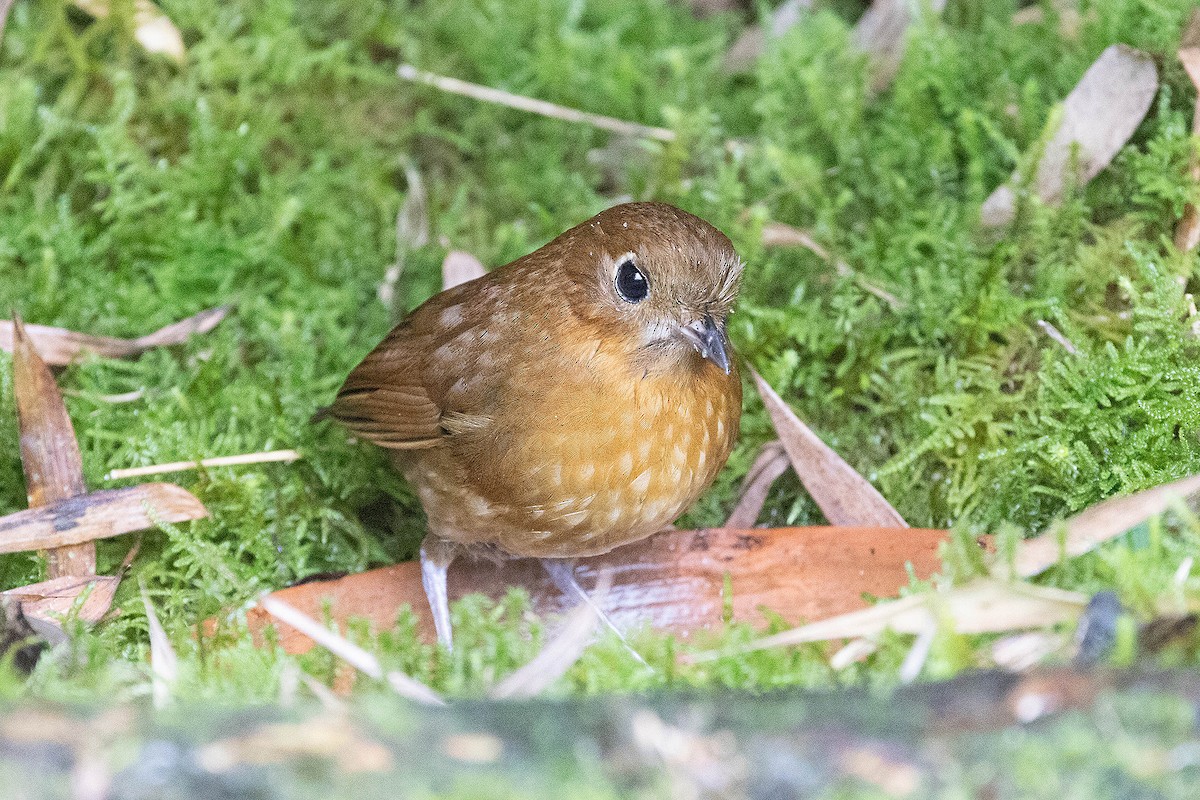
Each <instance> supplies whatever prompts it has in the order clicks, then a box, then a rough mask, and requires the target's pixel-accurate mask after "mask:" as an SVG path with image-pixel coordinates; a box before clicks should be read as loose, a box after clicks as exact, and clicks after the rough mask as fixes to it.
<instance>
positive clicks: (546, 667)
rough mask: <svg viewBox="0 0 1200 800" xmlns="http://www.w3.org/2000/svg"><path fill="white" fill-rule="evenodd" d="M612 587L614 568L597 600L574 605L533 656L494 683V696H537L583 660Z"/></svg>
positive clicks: (602, 578)
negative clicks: (555, 630)
mask: <svg viewBox="0 0 1200 800" xmlns="http://www.w3.org/2000/svg"><path fill="white" fill-rule="evenodd" d="M611 587H612V572H611V571H605V572H603V573H602V574H601V575H600V581H599V582H598V583H597V585H596V590H595V592H594V594H593V597H592V599H593V601H594V603H580V604H579V605H577V606H575V608H573V609H571V613H570V614H568V615H567V619H566V621H565V622H564V623H563V625H562V628H561V629H560V630H559V631H558V632H557V633H556V634H555V635H554V637H553V638H552V639H551V640H550V641H549V642H547V643H546V646H545V647H543V648H542V650H541V652H540V653H538V654H537V655H536V656H534V657H533V659H532V660H531V661H530V662H529V663H528V664H525V665H524V666H522V667H521V668H520V669H518V670H516V671H515V672H513V673H512V674H510V675H509V676H508V677H506V678H505V679H504V680H502V681H500V682H499V683H497V684H496V685H495V686H493V687H492V689H491V691H489V692H488V695H489V696H490V697H491V698H492V699H494V700H521V699H527V698H530V697H537V696H538V695H539V694H541V693H542V692H543V691H545V690H546V687H548V686H550V684H552V683H554V682H555V681H556V680H558V679H559V678H561V677H562V676H563V675H565V674H566V673H567V670H569V669H570V668H571V665H572V664H574V663H575V662H576V661H578V660H579V657H580V656H581V655H583V651H584V650H585V649H587V646H588V642H590V641H591V640H592V635H593V634H594V633H595V632H596V625H597V624H599V622H600V615H599V614H598V613H597V609H598V608H599V607H600V606H601V604H602V603H604V598H605V597H606V596H607V595H608V591H609V589H610V588H611Z"/></svg>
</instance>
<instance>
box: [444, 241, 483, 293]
mask: <svg viewBox="0 0 1200 800" xmlns="http://www.w3.org/2000/svg"><path fill="white" fill-rule="evenodd" d="M486 274H487V270H486V269H485V268H484V266H483V264H482V263H480V261H479V259H478V258H476V257H475V256H473V255H471V254H470V253H465V252H463V251H462V250H451V251H450V252H449V253H446V259H445V260H444V261H443V262H442V291H445V290H446V289H452V288H454V287H455V286H458V285H459V284H460V283H466V282H467V281H473V280H475V279H476V278H482V277H483V276H484V275H486Z"/></svg>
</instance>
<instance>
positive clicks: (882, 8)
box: [850, 0, 946, 94]
mask: <svg viewBox="0 0 1200 800" xmlns="http://www.w3.org/2000/svg"><path fill="white" fill-rule="evenodd" d="M929 6H930V9H931V10H932V11H933V12H934V13H935V14H940V13H941V12H942V9H944V8H945V7H946V0H931V1H930V3H929ZM915 7H917V4H916V3H913V2H911V0H875V1H874V2H873V3H871V7H870V8H868V9H867V10H866V12H865V13H864V14H863V15H862V17H860V18H859V20H858V24H857V25H855V26H854V32H853V33H852V35H851V38H850V41H851V43H853V44H854V46H855V47H857V48H858V49H859V50H861V51H862V52H864V53H866V55H867V58H868V59H869V60H870V64H871V79H870V80H871V83H870V86H869V88H870V90H871V92H872V93H873V94H878V93H879V92H882V91H883V90H884V89H886V88H887V87H888V86H889V85H890V84H891V82H892V80H893V79H894V78H895V77H896V73H898V72H899V71H900V62H901V61H902V60H903V59H904V47H905V44H906V40H907V35H908V26H909V25H911V24H912V15H913V10H914V8H915Z"/></svg>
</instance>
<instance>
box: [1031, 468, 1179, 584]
mask: <svg viewBox="0 0 1200 800" xmlns="http://www.w3.org/2000/svg"><path fill="white" fill-rule="evenodd" d="M1197 491H1200V474H1196V475H1190V476H1188V477H1186V478H1182V479H1180V480H1177V481H1174V482H1172V483H1166V484H1163V485H1162V486H1155V487H1154V488H1152V489H1146V490H1144V491H1141V492H1137V493H1135V494H1131V495H1126V496H1124V497H1114V498H1112V499H1110V500H1105V501H1104V502H1101V503H1097V504H1096V505H1094V506H1092V507H1091V508H1089V509H1086V510H1085V511H1082V512H1081V513H1079V514H1076V515H1075V516H1073V517H1071V518H1070V519H1068V520H1066V521H1065V522H1061V523H1058V524H1055V525H1052V526H1050V528H1048V529H1047V530H1046V531H1044V532H1042V533H1040V534H1038V535H1037V536H1035V537H1034V538H1032V539H1027V540H1025V541H1024V542H1021V543H1020V544H1019V545H1018V546H1017V553H1016V558H1015V560H1014V568H1015V570H1016V574H1017V575H1019V576H1021V577H1022V578H1028V577H1031V576H1033V575H1037V574H1038V573H1040V572H1044V571H1045V570H1047V569H1049V568H1050V567H1052V566H1054V565H1055V564H1057V563H1058V562H1059V560H1060V559H1061V558H1072V557H1074V556H1078V555H1081V554H1083V553H1086V552H1088V551H1089V550H1092V549H1093V548H1095V547H1097V546H1098V545H1100V544H1103V543H1104V542H1107V541H1108V540H1109V539H1113V538H1115V537H1117V536H1120V535H1121V534H1123V533H1125V532H1126V531H1128V530H1129V529H1130V528H1132V527H1134V526H1135V525H1139V524H1141V523H1142V522H1145V521H1146V520H1148V519H1150V518H1151V517H1153V516H1156V515H1158V514H1161V513H1163V512H1164V511H1166V510H1167V509H1168V508H1170V506H1171V503H1173V502H1175V501H1176V500H1179V499H1181V498H1184V497H1187V496H1189V495H1192V494H1195V493H1196V492H1197Z"/></svg>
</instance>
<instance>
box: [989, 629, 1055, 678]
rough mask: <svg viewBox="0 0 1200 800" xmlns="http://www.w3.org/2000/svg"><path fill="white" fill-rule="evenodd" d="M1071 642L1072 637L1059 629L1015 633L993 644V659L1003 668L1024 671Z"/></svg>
mask: <svg viewBox="0 0 1200 800" xmlns="http://www.w3.org/2000/svg"><path fill="white" fill-rule="evenodd" d="M1070 644H1071V639H1070V637H1068V636H1067V635H1066V634H1064V633H1061V632H1058V631H1026V632H1024V633H1014V634H1013V635H1011V636H1005V637H1004V638H1002V639H998V640H997V641H996V643H995V644H993V645H992V660H993V661H994V662H996V666H998V667H1000V668H1002V669H1006V670H1010V671H1012V672H1022V671H1024V670H1027V669H1030V668H1032V667H1036V666H1037V665H1038V664H1041V663H1042V662H1043V661H1045V660H1046V659H1047V658H1049V657H1050V656H1052V655H1055V654H1058V653H1062V652H1063V651H1065V650H1066V649H1067V647H1068V646H1069V645H1070Z"/></svg>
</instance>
